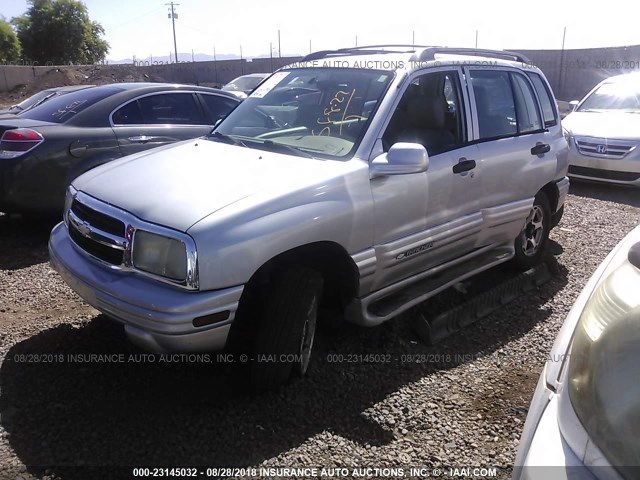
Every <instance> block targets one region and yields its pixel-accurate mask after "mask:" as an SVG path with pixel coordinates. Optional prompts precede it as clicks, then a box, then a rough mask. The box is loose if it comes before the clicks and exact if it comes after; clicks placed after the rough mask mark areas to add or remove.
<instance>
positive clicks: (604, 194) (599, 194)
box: [569, 179, 640, 207]
mask: <svg viewBox="0 0 640 480" xmlns="http://www.w3.org/2000/svg"><path fill="white" fill-rule="evenodd" d="M569 193H570V194H572V195H577V196H579V197H588V198H595V199H598V200H606V201H608V202H615V203H622V204H625V205H629V206H631V207H640V190H638V189H637V188H636V187H629V186H626V185H610V184H606V183H595V182H585V181H580V180H575V179H572V180H571V187H570V189H569Z"/></svg>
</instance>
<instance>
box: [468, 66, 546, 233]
mask: <svg viewBox="0 0 640 480" xmlns="http://www.w3.org/2000/svg"><path fill="white" fill-rule="evenodd" d="M465 70H466V76H467V78H468V79H469V83H470V87H471V88H470V89H469V92H470V95H471V96H472V98H473V104H474V109H473V113H474V121H473V126H474V139H475V142H476V144H477V146H478V150H479V151H478V160H479V164H480V168H479V171H480V172H481V177H480V178H481V181H480V192H479V199H480V209H481V212H482V216H483V231H482V233H481V235H480V239H479V246H481V245H489V244H500V243H506V242H511V241H513V239H514V238H515V237H516V236H517V234H518V233H519V232H520V230H521V229H522V227H523V225H524V221H525V219H526V217H527V215H528V214H529V211H530V210H531V206H532V205H533V199H534V197H535V195H536V193H537V192H538V190H540V189H541V188H542V187H543V186H544V185H545V184H546V183H547V182H548V181H549V179H552V178H553V176H554V173H555V165H556V161H555V158H553V154H552V153H549V152H550V150H551V148H550V145H549V144H548V141H549V139H548V138H547V137H546V131H545V127H544V122H543V119H542V115H541V112H540V108H539V104H538V101H537V98H536V96H535V93H534V90H533V86H532V84H531V81H530V80H529V78H528V77H527V76H526V75H525V74H523V73H522V72H520V71H519V70H517V69H515V68H513V69H511V68H508V67H505V68H504V69H499V68H467V69H465Z"/></svg>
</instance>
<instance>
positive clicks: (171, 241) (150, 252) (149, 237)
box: [132, 230, 187, 280]
mask: <svg viewBox="0 0 640 480" xmlns="http://www.w3.org/2000/svg"><path fill="white" fill-rule="evenodd" d="M132 263H133V266H134V267H135V268H138V269H140V270H144V271H145V272H149V273H153V274H156V275H160V276H163V277H167V278H170V279H172V280H185V279H186V278H187V250H186V245H185V244H184V242H182V241H180V240H176V239H175V238H169V237H165V236H163V235H157V234H155V233H151V232H146V231H144V230H137V231H136V232H135V234H134V237H133V253H132Z"/></svg>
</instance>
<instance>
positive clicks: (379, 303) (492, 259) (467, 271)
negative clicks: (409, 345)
mask: <svg viewBox="0 0 640 480" xmlns="http://www.w3.org/2000/svg"><path fill="white" fill-rule="evenodd" d="M513 255H514V250H513V245H512V244H509V245H508V246H505V245H500V246H495V247H494V248H490V249H487V250H484V251H480V252H473V253H472V254H470V255H468V256H467V258H462V259H456V260H453V261H451V262H449V263H447V264H443V265H439V266H437V267H435V268H433V269H431V270H429V271H426V272H423V273H421V274H418V275H416V276H415V277H411V278H408V279H405V280H403V281H402V282H399V284H398V285H397V286H398V287H400V288H395V287H396V286H392V287H391V288H393V290H391V289H390V291H389V290H387V289H383V290H382V291H377V292H374V293H372V294H371V295H369V296H367V297H364V298H362V299H357V300H356V301H355V302H353V303H352V304H351V305H349V307H348V311H347V315H348V317H349V319H350V321H351V322H352V323H356V324H358V325H363V326H367V327H374V326H376V325H380V324H381V323H383V322H386V321H387V320H390V319H392V318H394V317H396V316H398V315H399V314H401V313H403V312H405V311H407V310H409V309H410V308H412V307H414V306H416V305H418V304H419V303H421V302H423V301H425V300H427V299H428V298H430V297H433V296H434V295H436V294H438V293H440V292H441V291H443V290H446V289H447V288H449V287H450V286H452V285H454V284H456V283H458V282H460V281H462V280H465V279H467V278H469V277H472V276H474V275H476V274H478V273H480V272H483V271H485V270H488V269H489V268H491V267H494V266H496V265H499V264H501V263H504V262H506V261H507V260H510V259H511V258H513ZM461 260H462V261H461ZM387 291H388V293H387ZM354 310H355V311H354Z"/></svg>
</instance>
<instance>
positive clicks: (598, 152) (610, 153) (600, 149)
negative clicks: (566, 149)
mask: <svg viewBox="0 0 640 480" xmlns="http://www.w3.org/2000/svg"><path fill="white" fill-rule="evenodd" d="M576 146H577V147H578V151H579V152H580V153H581V154H583V155H588V156H591V157H599V158H623V157H624V156H625V155H627V154H628V153H629V152H631V151H632V150H633V149H635V148H636V145H634V144H630V143H627V142H624V141H621V140H604V139H603V140H598V139H594V138H589V139H586V138H576Z"/></svg>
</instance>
